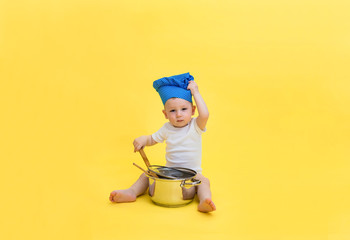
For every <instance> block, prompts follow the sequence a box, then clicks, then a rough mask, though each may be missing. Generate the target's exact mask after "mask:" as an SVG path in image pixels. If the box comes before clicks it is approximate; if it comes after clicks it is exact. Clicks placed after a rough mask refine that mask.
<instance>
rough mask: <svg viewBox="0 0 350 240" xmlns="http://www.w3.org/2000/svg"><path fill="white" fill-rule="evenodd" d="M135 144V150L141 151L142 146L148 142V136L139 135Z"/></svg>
mask: <svg viewBox="0 0 350 240" xmlns="http://www.w3.org/2000/svg"><path fill="white" fill-rule="evenodd" d="M133 144H134V152H137V151H139V150H140V149H141V148H143V147H144V146H146V144H147V137H146V136H141V137H138V138H136V139H135V140H134V142H133Z"/></svg>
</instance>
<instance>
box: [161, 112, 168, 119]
mask: <svg viewBox="0 0 350 240" xmlns="http://www.w3.org/2000/svg"><path fill="white" fill-rule="evenodd" d="M162 112H163V114H164V117H165V119H168V115H167V114H166V111H165V110H162Z"/></svg>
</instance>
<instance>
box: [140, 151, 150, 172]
mask: <svg viewBox="0 0 350 240" xmlns="http://www.w3.org/2000/svg"><path fill="white" fill-rule="evenodd" d="M139 152H140V154H141V157H142V159H143V161H144V162H145V164H146V166H147V168H149V166H151V164H150V163H149V161H148V158H147V156H146V153H145V152H144V151H143V149H142V148H141V149H140V150H139Z"/></svg>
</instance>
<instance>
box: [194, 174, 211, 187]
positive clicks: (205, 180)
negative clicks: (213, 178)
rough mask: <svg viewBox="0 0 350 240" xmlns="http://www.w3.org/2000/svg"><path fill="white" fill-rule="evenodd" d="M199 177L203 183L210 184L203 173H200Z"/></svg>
mask: <svg viewBox="0 0 350 240" xmlns="http://www.w3.org/2000/svg"><path fill="white" fill-rule="evenodd" d="M197 178H198V179H199V180H200V181H201V184H206V185H210V181H209V179H208V178H206V177H204V176H203V175H202V174H198V176H197Z"/></svg>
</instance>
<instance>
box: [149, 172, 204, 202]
mask: <svg viewBox="0 0 350 240" xmlns="http://www.w3.org/2000/svg"><path fill="white" fill-rule="evenodd" d="M147 177H148V178H149V195H150V197H151V200H152V201H153V202H154V203H155V204H157V205H160V206H163V207H181V206H184V205H187V204H189V203H190V202H191V201H192V200H193V198H194V196H195V194H196V186H198V185H199V184H200V183H201V181H200V180H196V179H193V178H190V179H164V178H155V177H152V176H150V175H147Z"/></svg>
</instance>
